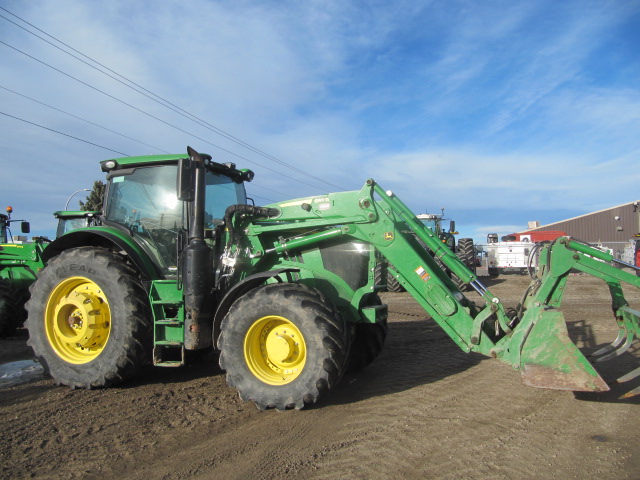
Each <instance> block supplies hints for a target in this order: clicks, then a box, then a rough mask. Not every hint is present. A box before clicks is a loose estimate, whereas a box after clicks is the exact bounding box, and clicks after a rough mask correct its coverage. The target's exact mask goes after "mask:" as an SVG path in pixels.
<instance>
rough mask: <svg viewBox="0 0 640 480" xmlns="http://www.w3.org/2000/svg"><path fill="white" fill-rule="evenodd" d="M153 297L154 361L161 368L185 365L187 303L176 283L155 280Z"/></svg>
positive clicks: (151, 295) (151, 296)
mask: <svg viewBox="0 0 640 480" xmlns="http://www.w3.org/2000/svg"><path fill="white" fill-rule="evenodd" d="M149 300H150V303H151V310H152V311H153V364H154V365H156V366H159V367H179V366H182V365H184V364H185V350H184V302H183V300H182V293H181V291H180V290H178V288H177V285H176V282H174V281H171V280H156V281H154V282H153V283H152V284H151V289H150V291H149Z"/></svg>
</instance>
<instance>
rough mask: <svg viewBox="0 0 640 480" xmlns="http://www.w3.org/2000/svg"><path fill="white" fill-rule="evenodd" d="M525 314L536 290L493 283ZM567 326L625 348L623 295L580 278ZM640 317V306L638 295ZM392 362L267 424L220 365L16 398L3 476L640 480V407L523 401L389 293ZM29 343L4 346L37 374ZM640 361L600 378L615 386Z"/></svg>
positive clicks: (493, 370) (612, 395) (567, 399)
mask: <svg viewBox="0 0 640 480" xmlns="http://www.w3.org/2000/svg"><path fill="white" fill-rule="evenodd" d="M486 283H487V285H488V286H490V289H491V291H492V292H493V293H494V294H496V295H498V296H499V297H500V298H502V299H503V301H504V302H505V303H507V304H508V305H515V303H517V301H518V300H519V297H520V295H521V294H522V293H523V292H524V290H525V287H526V285H527V284H528V280H527V278H526V277H524V276H504V277H499V278H498V279H495V280H492V281H491V282H488V281H487V282H486ZM565 298H566V300H565V307H564V309H563V310H564V312H565V315H566V317H567V321H568V324H569V326H570V332H571V335H572V337H573V338H574V339H576V340H577V341H578V343H579V346H580V347H585V350H587V351H593V350H594V349H595V348H596V347H598V346H601V345H604V344H605V343H608V342H609V341H611V340H612V339H613V338H614V337H615V326H614V324H613V321H612V320H610V307H609V301H608V289H607V288H606V286H604V284H602V282H600V281H598V280H596V279H594V278H591V277H586V276H575V277H573V278H572V279H571V280H570V282H569V286H568V289H567V295H566V297H565ZM628 299H629V300H630V302H631V303H632V305H634V306H635V307H636V308H638V306H639V305H640V292H637V291H635V292H629V293H628ZM384 300H385V301H386V302H387V303H388V304H389V308H390V328H389V336H388V338H387V343H386V345H385V348H384V350H383V352H382V354H381V355H380V356H379V358H378V359H377V360H376V361H375V362H374V363H373V364H372V365H371V366H370V367H368V368H367V369H365V370H364V371H362V372H359V373H358V374H357V375H352V376H348V377H345V378H344V379H343V381H342V383H341V384H340V385H339V386H338V387H337V388H336V389H335V390H334V391H333V392H331V393H330V395H328V396H327V397H325V399H324V400H323V401H322V402H321V403H320V404H318V405H315V406H314V407H313V408H308V409H305V410H302V411H288V412H278V411H275V410H269V411H264V412H261V411H259V410H257V409H256V408H255V407H254V406H253V405H252V404H248V403H244V402H242V401H240V400H239V398H238V396H237V394H236V392H235V391H234V390H232V389H231V388H229V387H228V386H227V385H226V383H225V379H224V374H223V373H222V372H221V371H220V370H219V368H218V367H217V358H216V357H215V355H214V354H211V355H209V356H208V357H206V358H203V359H202V361H201V362H200V363H198V364H197V365H195V366H192V367H189V368H186V369H160V368H156V369H151V370H150V371H149V372H147V373H146V374H145V375H143V378H139V379H138V380H136V381H134V382H129V383H127V384H126V385H122V386H121V387H118V388H110V389H103V390H92V391H85V390H69V389H68V388H66V387H56V386H54V385H53V382H52V381H51V380H50V379H42V380H38V381H35V382H30V383H26V384H22V385H18V386H13V387H9V388H4V389H0V477H2V478H7V479H9V478H10V479H17V478H52V479H53V478H55V479H78V478H83V479H84V478H100V479H116V478H118V479H122V478H127V479H145V480H146V479H167V480H169V479H187V478H189V479H199V478H202V479H208V478H214V477H217V478H225V479H232V478H247V479H275V478H313V479H336V478H362V479H383V478H384V479H386V478H416V479H417V478H420V479H514V478H518V479H538V478H540V479H543V478H544V479H546V478H558V479H574V478H575V479H584V478H606V479H638V478H640V459H639V456H638V454H639V453H640V446H639V442H638V440H639V438H640V437H639V433H638V432H640V417H639V416H638V412H639V410H638V404H639V403H640V400H639V399H640V397H635V398H634V399H630V400H618V399H617V397H618V396H619V395H620V394H621V393H624V392H626V391H628V390H629V389H630V388H633V387H635V386H638V382H637V381H635V383H632V384H631V385H628V384H627V385H625V386H624V388H621V386H615V387H614V389H613V391H612V392H607V393H602V394H574V393H572V392H561V391H550V390H539V389H534V388H529V387H525V386H522V385H521V383H520V378H519V375H518V373H517V372H515V371H513V370H511V369H510V368H509V367H507V366H505V365H503V364H501V363H500V362H498V361H496V360H492V359H487V358H485V357H482V356H480V355H475V354H465V353H463V352H461V351H460V350H459V349H458V348H457V347H456V346H455V345H454V344H453V342H452V341H451V340H449V338H448V337H447V336H446V335H445V334H444V333H443V332H442V331H441V330H440V328H439V327H438V326H437V325H436V324H435V323H434V322H433V321H431V320H429V319H427V317H426V316H425V314H424V313H423V312H422V311H421V310H420V308H419V307H418V306H417V304H416V303H415V302H414V301H413V300H412V299H411V298H410V297H409V296H408V294H385V295H384ZM25 341H26V333H24V332H22V333H21V335H19V336H18V337H15V338H11V339H7V340H4V341H1V342H0V363H4V362H9V361H14V360H18V359H25V358H29V357H30V352H29V350H28V348H27V347H26V345H25ZM639 356H640V351H638V350H636V351H630V352H629V353H626V354H625V355H624V356H623V358H621V359H620V360H619V361H618V362H608V363H606V364H600V365H602V367H601V368H600V367H598V368H599V370H600V371H601V373H602V374H603V376H604V377H605V379H607V380H609V379H610V378H615V376H616V374H619V373H624V372H626V371H629V370H630V369H631V368H633V367H634V366H637V364H638V363H640V362H638V357H639Z"/></svg>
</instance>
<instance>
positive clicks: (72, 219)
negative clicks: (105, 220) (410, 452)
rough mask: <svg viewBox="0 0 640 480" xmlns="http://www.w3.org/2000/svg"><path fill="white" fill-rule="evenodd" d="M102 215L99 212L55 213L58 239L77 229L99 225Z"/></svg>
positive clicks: (64, 211) (70, 211)
mask: <svg viewBox="0 0 640 480" xmlns="http://www.w3.org/2000/svg"><path fill="white" fill-rule="evenodd" d="M100 213H101V212H100V211H98V210H59V211H57V212H53V216H54V217H56V219H57V220H58V227H57V229H56V238H57V237H61V236H62V235H64V234H65V233H69V232H70V231H72V230H76V229H77V228H84V227H91V226H93V225H97V224H98V218H99V216H100Z"/></svg>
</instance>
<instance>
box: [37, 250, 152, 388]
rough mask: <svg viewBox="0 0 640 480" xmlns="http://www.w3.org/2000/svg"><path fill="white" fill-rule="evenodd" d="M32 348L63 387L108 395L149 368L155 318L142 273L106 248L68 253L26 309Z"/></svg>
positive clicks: (44, 275) (51, 266)
mask: <svg viewBox="0 0 640 480" xmlns="http://www.w3.org/2000/svg"><path fill="white" fill-rule="evenodd" d="M27 309H28V312H29V317H28V319H27V322H26V326H27V328H28V330H29V341H28V344H29V345H30V346H31V347H32V348H33V350H34V352H35V354H36V357H37V358H38V360H39V361H40V363H41V364H42V365H43V367H44V368H45V371H47V372H48V373H49V374H50V375H51V376H52V377H53V379H54V380H55V381H56V382H57V383H58V384H63V385H69V386H70V387H72V388H76V387H82V388H92V387H105V386H109V385H113V384H116V383H119V382H121V381H123V380H125V379H128V378H131V377H133V376H134V375H135V374H136V373H137V372H138V371H139V370H140V369H141V368H142V367H143V366H144V365H146V364H147V363H149V362H150V359H151V353H152V329H151V320H150V319H151V313H150V309H149V305H148V301H147V295H146V292H145V290H144V288H143V287H142V284H141V283H140V280H139V279H138V276H137V274H136V271H135V270H133V269H132V268H131V267H129V266H128V265H127V264H126V263H125V260H124V259H123V258H122V257H121V256H119V255H116V254H114V253H112V252H109V251H107V250H104V249H100V248H92V247H81V248H74V249H71V250H67V251H64V252H62V253H61V254H60V255H59V256H58V257H56V258H54V259H53V260H51V261H50V262H49V263H48V265H47V266H46V267H45V268H44V269H43V270H41V272H40V274H39V275H38V279H37V280H36V282H35V283H34V284H33V285H32V287H31V299H30V300H29V302H28V304H27Z"/></svg>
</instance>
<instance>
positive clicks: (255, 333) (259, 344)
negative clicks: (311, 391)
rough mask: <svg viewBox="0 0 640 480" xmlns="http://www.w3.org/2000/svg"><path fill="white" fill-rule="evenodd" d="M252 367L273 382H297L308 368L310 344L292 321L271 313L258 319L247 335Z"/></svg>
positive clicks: (246, 347)
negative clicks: (308, 347) (305, 365)
mask: <svg viewBox="0 0 640 480" xmlns="http://www.w3.org/2000/svg"><path fill="white" fill-rule="evenodd" d="M244 344H245V360H246V362H247V366H248V367H249V370H250V371H251V372H252V373H253V374H254V375H255V376H256V377H258V378H259V379H260V380H262V381H263V382H265V383H268V384H270V385H284V384H286V383H289V382H291V381H293V380H294V379H295V378H296V377H297V376H298V375H300V373H301V372H302V369H303V368H304V364H305V361H306V347H305V343H304V338H303V336H302V334H301V333H300V331H299V330H298V328H297V327H296V326H295V325H294V324H293V323H292V322H290V321H289V320H287V319H285V318H283V317H278V316H267V317H263V318H261V319H259V320H257V321H256V322H255V323H254V324H253V325H252V326H251V328H250V329H249V331H248V332H247V334H246V337H245V342H244Z"/></svg>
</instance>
